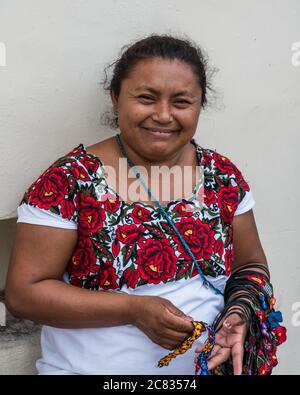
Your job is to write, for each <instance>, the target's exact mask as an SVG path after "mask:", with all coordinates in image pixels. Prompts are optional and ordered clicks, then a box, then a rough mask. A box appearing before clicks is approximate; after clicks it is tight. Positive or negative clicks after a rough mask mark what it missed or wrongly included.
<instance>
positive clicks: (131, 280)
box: [123, 268, 140, 288]
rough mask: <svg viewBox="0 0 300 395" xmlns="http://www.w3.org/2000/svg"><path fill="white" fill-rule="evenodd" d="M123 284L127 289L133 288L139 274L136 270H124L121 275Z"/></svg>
mask: <svg viewBox="0 0 300 395" xmlns="http://www.w3.org/2000/svg"><path fill="white" fill-rule="evenodd" d="M123 276H124V281H125V284H126V285H127V287H128V288H135V287H136V285H137V283H138V281H139V279H140V273H139V271H138V270H136V269H130V268H128V269H126V270H125V271H124V273H123Z"/></svg>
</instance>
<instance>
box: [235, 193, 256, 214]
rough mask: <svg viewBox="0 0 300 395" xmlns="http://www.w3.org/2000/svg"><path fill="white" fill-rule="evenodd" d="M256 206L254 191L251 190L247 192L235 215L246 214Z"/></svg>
mask: <svg viewBox="0 0 300 395" xmlns="http://www.w3.org/2000/svg"><path fill="white" fill-rule="evenodd" d="M254 206H255V200H254V197H253V194H252V191H251V190H250V189H249V191H246V193H245V195H244V197H243V198H242V200H241V201H240V202H239V204H238V207H237V209H236V211H235V213H234V215H240V214H244V213H246V212H247V211H249V210H251V209H252V208H253V207H254Z"/></svg>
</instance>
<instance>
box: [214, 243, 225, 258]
mask: <svg viewBox="0 0 300 395" xmlns="http://www.w3.org/2000/svg"><path fill="white" fill-rule="evenodd" d="M215 253H216V254H218V255H219V257H220V258H222V256H223V253H224V243H223V241H222V239H219V240H216V241H215Z"/></svg>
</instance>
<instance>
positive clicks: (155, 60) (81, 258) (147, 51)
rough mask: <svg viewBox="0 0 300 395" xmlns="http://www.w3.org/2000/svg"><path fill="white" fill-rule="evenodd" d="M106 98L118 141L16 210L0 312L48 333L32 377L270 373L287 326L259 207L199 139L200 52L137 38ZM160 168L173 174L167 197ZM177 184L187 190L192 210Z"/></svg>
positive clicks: (64, 170) (77, 160) (203, 78)
mask: <svg viewBox="0 0 300 395" xmlns="http://www.w3.org/2000/svg"><path fill="white" fill-rule="evenodd" d="M108 88H109V92H110V95H111V100H112V106H113V110H114V113H115V114H116V115H117V124H118V127H119V133H118V134H117V135H116V136H114V137H111V138H108V139H106V140H104V141H100V142H96V143H95V144H94V145H92V146H89V147H85V146H84V144H82V143H81V144H79V145H78V146H77V147H75V148H74V149H72V150H71V151H70V152H68V153H67V154H66V155H64V156H63V157H61V158H59V159H57V160H56V161H55V162H54V163H53V164H52V165H51V166H50V167H49V168H48V169H47V170H46V171H45V172H44V173H43V174H42V175H41V176H40V177H39V178H38V179H37V180H36V181H34V182H33V184H32V185H31V186H30V187H29V188H28V190H27V191H26V192H25V194H24V196H23V198H22V201H21V202H20V205H19V208H18V225H17V235H16V240H15V244H14V248H13V251H12V255H11V264H10V269H9V273H8V279H7V287H6V304H7V307H8V308H9V310H10V311H11V312H12V313H13V314H14V315H16V316H19V317H24V318H27V319H31V320H33V321H36V322H38V323H41V324H43V330H42V338H41V345H42V355H43V357H42V358H41V359H40V360H38V361H37V369H38V372H39V373H40V374H116V373H118V374H139V375H143V374H151V375H155V374H176V375H184V374H191V373H193V372H194V370H195V368H196V371H197V372H200V373H201V374H220V373H222V374H233V373H234V374H241V373H244V374H268V373H271V371H272V368H273V367H274V366H275V365H276V364H277V359H276V347H277V345H278V344H280V343H282V342H283V341H284V340H285V328H284V327H282V326H280V325H279V322H281V315H280V313H279V312H275V311H274V304H275V299H274V297H273V292H272V287H271V285H270V283H269V271H268V265H267V261H266V257H265V254H264V251H263V248H262V246H261V243H260V240H259V236H258V233H257V229H256V225H255V220H254V216H253V212H252V207H253V206H254V199H253V196H252V193H251V191H250V188H249V185H248V184H247V183H246V181H245V180H244V178H243V176H242V174H241V172H240V171H239V170H238V168H237V167H236V166H235V165H234V164H233V163H232V162H231V161H230V160H229V159H228V158H227V157H225V156H224V155H221V154H218V153H216V152H215V151H213V150H210V149H207V148H203V147H202V146H201V145H199V144H198V143H196V141H195V139H194V135H195V132H196V128H197V123H198V120H199V115H200V113H201V110H202V109H203V108H204V107H205V105H206V103H207V91H208V89H210V86H209V83H208V81H207V62H206V60H205V58H204V57H203V54H202V51H201V50H200V48H198V47H197V46H196V45H194V44H192V43H191V42H189V41H188V40H181V39H178V38H175V37H171V36H165V35H163V36H157V35H152V36H150V37H147V38H145V39H143V40H139V41H137V42H136V43H134V44H133V45H131V46H129V47H127V48H126V50H124V52H123V53H122V55H121V57H120V58H119V59H118V60H117V61H116V62H115V63H114V70H113V76H112V79H111V81H110V82H109V87H108ZM124 158H125V161H126V162H125V165H126V166H124ZM122 160H123V161H122ZM155 166H156V167H157V166H158V167H159V168H164V169H171V170H172V169H173V168H174V167H176V169H177V172H176V173H174V174H176V175H175V176H174V177H173V178H172V180H171V182H170V183H169V191H168V192H169V195H168V196H169V197H168V198H166V197H165V195H164V193H163V192H164V187H165V183H164V181H163V178H162V177H160V176H161V173H159V172H153V171H152V169H153V167H155ZM124 167H125V169H124ZM108 168H110V169H113V170H114V172H113V173H114V174H115V175H116V180H115V183H114V187H112V185H111V183H110V182H108V177H107V169H108ZM141 168H142V169H144V171H141ZM186 168H188V169H190V171H189V172H186V171H185V169H186ZM199 169H201V172H200V173H199V171H198V170H199ZM120 170H122V171H120ZM178 170H179V172H178ZM120 174H121V176H120ZM149 174H150V177H147V182H145V175H149ZM203 180H204V182H202V181H203ZM137 182H138V185H139V188H145V192H146V193H145V195H144V198H136V195H134V196H133V194H132V193H131V191H133V189H134V188H135V187H136V183H137ZM179 182H183V183H185V184H190V185H191V186H193V188H191V190H192V191H193V194H192V195H191V196H190V197H189V198H188V199H186V198H184V197H183V195H181V194H180V193H178V188H176V185H177V184H179ZM134 183H135V184H134ZM149 185H151V186H152V185H155V193H153V188H150V187H149ZM120 190H122V191H124V190H125V191H126V192H128V193H126V194H125V193H124V194H122V193H120ZM125 195H126V199H125V198H122V196H125ZM127 197H128V198H127ZM92 291H93V292H92ZM203 331H207V332H208V334H209V335H208V343H207V344H206V347H205V348H203V347H202V346H201V344H202V335H201V333H202V332H203ZM215 331H216V333H215ZM215 341H216V344H215V346H214V342H215ZM178 346H179V347H178ZM192 346H193V347H194V348H193V347H192ZM173 349H175V350H174V351H173V352H172V353H171V354H170V355H168V356H166V357H164V355H165V353H166V350H173ZM194 352H196V353H197V355H198V353H199V356H197V358H196V365H195V363H194ZM179 355H180V356H179ZM175 356H179V357H178V358H176V360H174V361H172V363H171V364H170V366H168V364H169V362H170V360H171V359H172V358H174V357H175ZM158 361H163V362H164V363H160V364H159V365H157V363H158ZM159 366H160V368H159Z"/></svg>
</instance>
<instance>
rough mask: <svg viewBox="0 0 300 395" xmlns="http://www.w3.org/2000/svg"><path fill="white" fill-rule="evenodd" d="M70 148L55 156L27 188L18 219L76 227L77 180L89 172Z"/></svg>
mask: <svg viewBox="0 0 300 395" xmlns="http://www.w3.org/2000/svg"><path fill="white" fill-rule="evenodd" d="M73 152H76V151H75V150H73V151H72V152H71V153H70V154H68V155H67V156H65V157H62V158H60V159H58V160H57V161H56V162H55V163H54V164H52V165H51V166H50V167H49V168H48V169H47V170H46V171H45V172H44V173H43V174H42V175H41V176H40V177H39V178H38V179H37V180H36V181H34V182H33V184H32V185H31V186H30V187H29V188H28V190H27V191H26V192H25V194H24V196H23V198H22V200H21V202H20V205H19V207H18V210H17V211H18V219H17V222H23V223H30V224H37V225H46V226H54V227H60V228H66V229H77V224H78V215H79V213H78V211H79V209H78V207H79V192H80V185H81V184H80V182H81V180H82V179H85V180H88V179H89V174H88V172H87V171H86V169H85V167H84V166H82V165H81V163H80V162H78V161H77V160H76V157H74V156H72V155H71V154H72V153H73Z"/></svg>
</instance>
